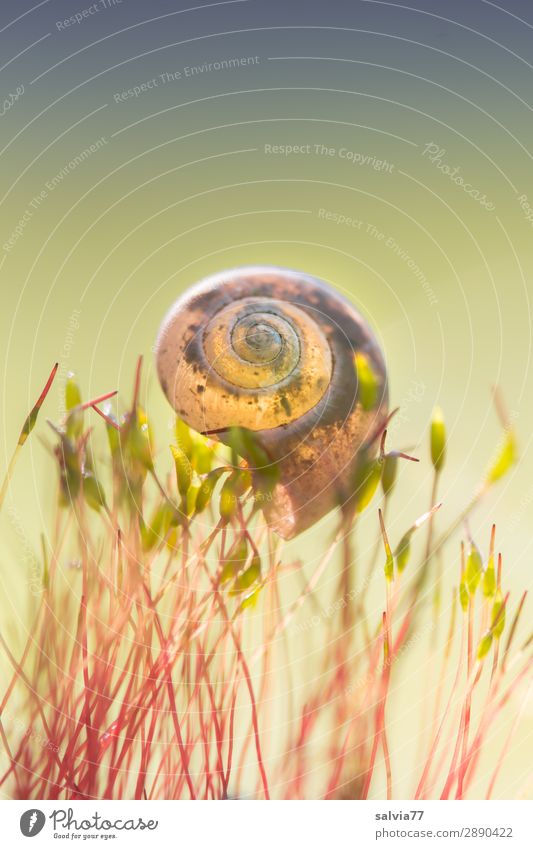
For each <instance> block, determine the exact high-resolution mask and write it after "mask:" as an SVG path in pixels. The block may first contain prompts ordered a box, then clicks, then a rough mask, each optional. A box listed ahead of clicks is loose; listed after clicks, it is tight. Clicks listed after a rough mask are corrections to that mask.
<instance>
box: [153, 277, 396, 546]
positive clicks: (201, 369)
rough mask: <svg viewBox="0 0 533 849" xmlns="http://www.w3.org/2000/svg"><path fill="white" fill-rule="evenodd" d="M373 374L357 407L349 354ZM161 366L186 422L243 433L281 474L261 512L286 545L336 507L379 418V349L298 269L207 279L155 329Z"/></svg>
mask: <svg viewBox="0 0 533 849" xmlns="http://www.w3.org/2000/svg"><path fill="white" fill-rule="evenodd" d="M358 351H361V352H364V353H365V354H366V356H367V357H368V359H369V362H370V365H371V367H372V370H373V372H374V375H375V376H376V378H377V381H378V386H379V392H378V401H377V403H376V405H375V408H374V409H372V410H370V411H365V410H363V408H362V406H361V404H360V402H359V401H358V378H357V373H356V369H355V367H354V354H355V353H356V352H358ZM156 360H157V370H158V374H159V380H160V382H161V386H162V388H163V391H164V392H165V394H166V396H167V398H168V400H169V401H170V403H171V404H172V406H173V407H174V409H175V410H176V412H177V413H178V415H179V416H180V417H181V418H183V419H184V420H185V421H186V422H187V424H188V425H189V426H190V427H192V428H194V429H195V430H197V431H200V432H202V433H205V432H208V431H209V432H211V431H215V432H217V433H216V436H217V438H219V439H221V440H222V441H223V440H224V429H226V428H229V427H231V426H232V425H239V426H241V427H246V428H249V429H250V430H253V431H255V432H256V433H257V436H258V439H259V441H260V442H261V444H262V445H263V447H264V448H265V450H266V451H267V452H268V454H269V456H270V457H271V458H272V460H273V461H275V462H276V463H277V464H278V466H279V469H280V480H279V482H278V484H277V485H276V487H275V489H274V492H273V493H272V499H271V500H270V501H268V502H265V504H264V505H263V510H264V513H265V516H266V519H267V521H268V522H269V524H270V526H271V527H272V528H273V530H275V531H276V532H277V533H278V534H279V535H280V536H282V537H284V538H286V539H288V538H290V537H293V536H295V535H296V534H298V533H300V532H301V531H303V530H305V529H306V528H308V527H310V526H311V525H313V524H314V523H315V522H317V521H318V520H319V519H320V518H321V517H322V516H324V515H325V514H326V513H327V512H328V511H329V510H331V509H332V508H333V507H335V506H336V505H338V504H339V503H340V501H341V499H342V498H343V497H345V495H344V493H345V492H346V487H347V486H348V485H349V479H350V475H351V473H352V472H353V468H354V461H355V458H356V456H357V452H358V450H359V448H360V446H361V444H362V443H363V442H365V440H366V439H367V438H368V437H369V435H370V434H371V433H374V432H375V430H376V428H379V427H380V426H381V425H382V424H383V423H384V421H385V417H386V413H387V378H386V369H385V364H384V360H383V356H382V354H381V351H380V349H379V346H378V343H377V341H376V339H375V337H374V335H373V333H372V331H371V330H370V328H369V327H368V325H367V324H366V322H365V321H364V319H363V318H362V317H361V316H360V315H359V313H358V312H357V311H356V310H355V309H354V307H353V306H352V305H351V304H350V303H349V302H348V301H347V300H345V299H344V298H343V297H342V296H341V295H339V294H338V293H337V292H336V291H335V290H334V289H332V288H331V287H330V286H329V285H328V284H326V283H324V282H323V281H322V280H319V279H317V278H315V277H311V276H309V275H307V274H304V273H302V272H296V271H290V270H288V269H283V268H277V267H268V266H266V267H244V268H237V269H232V270H230V271H225V272H222V273H220V274H216V275H213V276H211V277H208V278H206V279H204V280H202V281H201V282H200V283H198V284H197V285H195V286H193V287H192V288H191V289H189V290H188V291H187V292H186V293H185V294H184V295H183V296H182V297H181V298H179V299H178V300H177V301H176V303H175V304H174V306H173V307H172V308H171V310H170V312H169V313H168V314H167V316H166V318H165V320H164V321H163V324H162V326H161V329H160V332H159V336H158V340H157V345H156Z"/></svg>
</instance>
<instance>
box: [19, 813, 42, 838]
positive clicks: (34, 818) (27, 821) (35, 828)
mask: <svg viewBox="0 0 533 849" xmlns="http://www.w3.org/2000/svg"><path fill="white" fill-rule="evenodd" d="M45 822H46V817H45V815H44V814H43V812H42V811H38V810H37V809H36V808H30V810H29V811H24V813H23V814H22V816H21V818H20V830H21V832H22V833H23V835H24V837H35V835H36V834H39V832H40V831H42V830H43V828H44V824H45Z"/></svg>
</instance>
